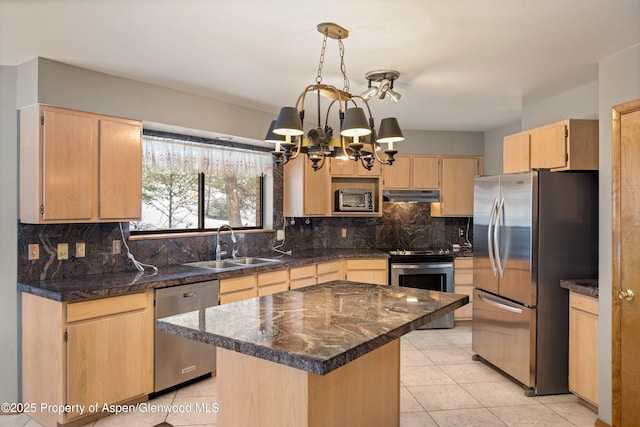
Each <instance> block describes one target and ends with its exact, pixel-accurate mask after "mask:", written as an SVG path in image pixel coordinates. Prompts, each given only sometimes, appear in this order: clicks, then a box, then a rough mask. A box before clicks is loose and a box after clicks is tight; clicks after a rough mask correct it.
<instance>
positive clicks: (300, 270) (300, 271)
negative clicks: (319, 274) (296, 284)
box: [289, 264, 316, 281]
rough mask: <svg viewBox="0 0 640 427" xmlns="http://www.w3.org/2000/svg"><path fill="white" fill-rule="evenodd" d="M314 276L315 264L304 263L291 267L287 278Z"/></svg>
mask: <svg viewBox="0 0 640 427" xmlns="http://www.w3.org/2000/svg"><path fill="white" fill-rule="evenodd" d="M315 276H316V265H315V264H311V265H305V266H302V267H293V268H291V269H290V270H289V279H291V280H292V281H293V280H296V279H301V278H304V277H315Z"/></svg>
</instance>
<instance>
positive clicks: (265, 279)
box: [258, 270, 289, 287]
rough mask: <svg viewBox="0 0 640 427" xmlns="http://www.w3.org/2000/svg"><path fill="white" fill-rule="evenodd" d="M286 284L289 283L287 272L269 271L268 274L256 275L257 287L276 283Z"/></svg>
mask: <svg viewBox="0 0 640 427" xmlns="http://www.w3.org/2000/svg"><path fill="white" fill-rule="evenodd" d="M283 282H284V283H288V282H289V271H288V270H278V271H270V272H269V273H260V274H258V286H259V287H260V286H268V285H273V284H276V283H283Z"/></svg>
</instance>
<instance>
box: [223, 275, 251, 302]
mask: <svg viewBox="0 0 640 427" xmlns="http://www.w3.org/2000/svg"><path fill="white" fill-rule="evenodd" d="M257 296H258V275H257V274H248V275H246V276H238V277H232V278H229V279H220V304H227V303H230V302H236V301H241V300H243V299H247V298H254V297H257Z"/></svg>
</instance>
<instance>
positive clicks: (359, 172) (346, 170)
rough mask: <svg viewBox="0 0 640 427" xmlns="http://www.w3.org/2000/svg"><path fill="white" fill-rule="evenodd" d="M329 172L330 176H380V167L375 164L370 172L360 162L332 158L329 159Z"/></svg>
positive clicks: (377, 163) (378, 164)
mask: <svg viewBox="0 0 640 427" xmlns="http://www.w3.org/2000/svg"><path fill="white" fill-rule="evenodd" d="M329 171H330V173H331V176H380V175H381V174H382V165H381V164H380V163H379V162H375V163H374V164H373V167H372V168H371V170H367V169H365V168H364V166H362V163H360V161H357V162H356V161H354V160H351V159H340V158H338V157H332V158H331V159H329Z"/></svg>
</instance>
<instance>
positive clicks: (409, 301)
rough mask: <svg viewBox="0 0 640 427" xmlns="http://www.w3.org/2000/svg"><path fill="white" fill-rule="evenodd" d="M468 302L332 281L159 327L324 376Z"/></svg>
mask: <svg viewBox="0 0 640 427" xmlns="http://www.w3.org/2000/svg"><path fill="white" fill-rule="evenodd" d="M468 302H469V297H468V296H467V295H459V294H452V293H447V292H435V291H427V290H422V289H414V288H404V287H397V286H381V285H371V284H366V283H356V282H348V281H334V282H329V283H325V284H320V285H314V286H309V287H306V288H301V289H296V290H291V291H287V292H282V293H277V294H273V295H267V296H262V297H257V298H251V299H247V300H243V301H239V302H235V303H230V304H224V305H220V306H217V307H210V308H207V309H205V310H199V311H193V312H190V313H185V314H180V315H176V316H171V317H167V318H164V319H160V320H158V330H160V331H165V332H168V333H171V334H174V335H179V336H183V337H186V338H190V339H194V340H197V341H201V342H205V343H208V344H212V345H216V346H219V347H222V348H225V349H228V350H233V351H237V352H239V353H243V354H247V355H250V356H254V357H258V358H261V359H265V360H269V361H272V362H276V363H280V364H283V365H286V366H291V367H294V368H297V369H301V370H304V371H307V372H311V373H314V374H318V375H324V374H327V373H329V372H331V371H333V370H335V369H337V368H339V367H340V366H343V365H345V364H347V363H349V362H350V361H352V360H354V359H356V358H358V357H360V356H362V355H364V354H366V353H369V352H371V351H373V350H375V349H377V348H379V347H382V346H383V345H385V344H387V343H389V342H391V341H393V340H395V339H397V338H399V337H401V336H402V335H404V334H406V333H408V332H410V331H412V330H414V329H416V328H418V327H420V326H422V325H424V324H426V323H428V322H429V321H431V320H433V319H435V318H437V317H440V316H442V315H444V314H447V313H449V312H452V311H453V310H455V309H456V308H458V307H461V306H463V305H465V304H467V303H468Z"/></svg>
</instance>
